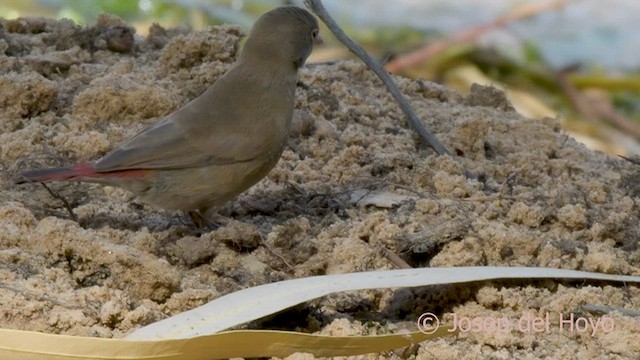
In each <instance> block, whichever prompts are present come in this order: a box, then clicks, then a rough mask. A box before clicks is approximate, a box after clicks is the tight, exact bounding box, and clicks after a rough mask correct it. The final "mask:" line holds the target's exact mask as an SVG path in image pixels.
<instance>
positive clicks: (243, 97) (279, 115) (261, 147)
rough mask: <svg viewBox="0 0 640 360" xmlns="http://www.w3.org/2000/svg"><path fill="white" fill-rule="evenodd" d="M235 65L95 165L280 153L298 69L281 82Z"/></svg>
mask: <svg viewBox="0 0 640 360" xmlns="http://www.w3.org/2000/svg"><path fill="white" fill-rule="evenodd" d="M243 71H247V69H243V68H237V67H234V68H232V69H231V70H230V71H229V72H227V74H225V75H224V76H223V77H221V78H220V79H218V80H217V81H216V82H215V83H214V84H213V86H211V87H210V88H209V89H207V90H206V91H205V93H203V94H202V95H200V96H199V97H198V98H196V99H195V100H193V101H192V102H191V103H189V104H187V105H185V106H184V107H182V108H180V109H179V110H177V111H175V112H173V113H172V114H170V115H167V117H165V118H164V119H162V120H160V121H159V122H158V123H156V124H153V125H151V126H150V127H148V128H146V129H144V130H142V131H141V132H140V133H138V134H137V135H135V136H134V137H133V138H131V139H130V140H128V141H127V142H125V143H124V144H122V145H120V147H118V148H116V149H114V150H113V151H111V152H110V153H108V154H107V155H105V156H104V157H103V158H102V159H100V160H98V161H97V162H96V164H95V168H96V170H97V171H100V172H105V171H115V170H127V169H176V168H189V167H201V166H207V165H213V164H230V163H237V162H245V161H251V160H254V159H256V158H257V157H260V156H263V157H264V156H269V155H270V154H271V155H273V154H274V153H276V152H278V151H280V150H281V148H282V144H283V143H284V141H285V139H286V134H287V132H288V128H289V127H288V125H286V123H287V122H290V121H291V116H292V114H293V96H294V94H295V86H296V85H295V84H296V82H295V81H296V72H295V71H293V72H292V73H291V74H288V76H287V77H286V78H285V79H286V80H287V81H284V80H281V81H280V82H279V83H277V84H275V85H274V84H272V83H271V82H266V83H265V82H264V81H263V80H262V78H261V77H259V76H253V77H252V76H247V75H245V74H243Z"/></svg>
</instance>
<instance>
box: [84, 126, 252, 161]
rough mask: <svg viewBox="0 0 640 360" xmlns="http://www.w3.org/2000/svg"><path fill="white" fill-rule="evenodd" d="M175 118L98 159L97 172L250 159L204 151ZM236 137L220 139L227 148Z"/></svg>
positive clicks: (140, 133) (148, 129)
mask: <svg viewBox="0 0 640 360" xmlns="http://www.w3.org/2000/svg"><path fill="white" fill-rule="evenodd" d="M172 115H173V114H172ZM172 115H169V116H167V117H165V118H164V119H162V120H160V121H159V122H157V123H155V124H153V125H151V126H149V127H147V128H145V129H144V130H142V131H141V132H139V133H138V134H137V135H135V136H134V137H133V138H131V139H129V140H128V141H127V142H125V143H124V144H122V145H120V146H119V147H118V148H116V149H114V150H113V151H111V152H110V153H108V154H107V155H105V156H104V157H103V158H102V159H100V160H98V161H97V162H96V163H95V165H94V166H95V168H96V170H97V171H99V172H105V171H116V170H127V169H172V168H189V167H200V166H205V165H212V164H228V163H234V162H238V161H246V160H250V159H236V158H234V157H225V152H218V154H215V155H214V154H212V153H207V152H202V151H201V149H198V148H196V147H195V146H194V145H193V142H192V141H189V139H187V135H186V131H185V129H184V127H183V126H181V124H180V122H176V121H175V119H174V117H173V116H172ZM212 135H214V134H212ZM218 135H219V134H218ZM214 136H215V135H214ZM216 137H217V136H216ZM232 138H233V136H227V137H224V136H223V137H222V138H218V139H217V142H218V143H219V144H218V145H220V146H219V147H224V143H226V142H230V141H232V140H233V139H232ZM212 141H216V140H212ZM227 154H231V153H227Z"/></svg>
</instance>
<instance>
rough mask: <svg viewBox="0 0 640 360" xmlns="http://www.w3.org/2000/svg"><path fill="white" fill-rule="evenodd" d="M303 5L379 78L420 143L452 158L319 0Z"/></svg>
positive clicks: (473, 177)
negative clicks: (416, 134)
mask: <svg viewBox="0 0 640 360" xmlns="http://www.w3.org/2000/svg"><path fill="white" fill-rule="evenodd" d="M305 4H306V5H307V7H309V8H310V9H311V10H312V11H313V12H314V13H315V14H316V15H317V16H318V17H319V18H320V19H321V20H322V21H323V22H324V23H325V25H327V27H328V28H329V30H331V32H332V33H333V34H334V35H335V36H336V38H337V39H338V40H339V41H340V42H341V43H343V44H344V45H345V46H346V47H347V48H348V49H349V50H350V51H351V52H352V53H354V54H355V55H356V56H358V57H359V58H360V59H361V60H362V61H363V62H364V63H365V64H366V65H367V66H368V67H369V68H370V69H371V70H372V71H373V72H374V73H375V74H376V75H377V76H378V77H379V78H380V80H382V82H383V83H384V85H385V86H386V87H387V89H388V90H389V92H390V93H391V95H392V96H393V98H394V99H395V100H396V102H398V105H400V108H401V109H402V112H404V114H405V116H406V118H407V121H408V122H409V124H410V125H411V126H412V127H413V128H414V130H415V131H416V132H417V133H418V135H419V136H420V138H421V139H422V141H424V142H425V143H426V144H427V145H428V146H429V147H431V148H432V149H433V150H434V151H435V152H436V153H437V154H438V155H449V156H452V155H451V153H450V152H449V150H447V148H445V147H444V146H443V145H442V144H441V143H440V142H439V141H438V139H436V137H435V136H433V135H432V134H431V133H430V132H429V131H428V130H427V128H426V127H425V125H424V124H423V123H422V121H420V119H419V118H418V116H417V115H416V113H415V112H414V111H413V109H412V108H411V105H409V102H408V101H407V99H406V98H405V97H404V95H402V93H401V92H400V89H398V86H397V85H396V84H395V83H394V82H393V79H391V76H389V74H388V73H387V72H386V71H385V70H384V69H383V68H382V66H380V64H378V62H376V61H375V60H374V59H373V58H372V57H371V56H369V54H367V52H366V51H365V50H364V49H363V48H362V47H361V46H360V45H358V43H356V42H355V41H353V40H351V38H349V37H348V36H347V34H345V33H344V31H342V29H341V28H340V26H338V24H337V23H336V22H335V21H334V20H333V18H332V17H331V15H329V13H328V12H327V10H326V9H325V8H324V5H322V1H321V0H306V1H305ZM464 173H465V176H466V177H467V178H469V179H475V178H476V175H475V174H474V173H472V172H471V171H469V170H467V169H466V168H465V169H464Z"/></svg>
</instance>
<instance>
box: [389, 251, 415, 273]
mask: <svg viewBox="0 0 640 360" xmlns="http://www.w3.org/2000/svg"><path fill="white" fill-rule="evenodd" d="M382 253H383V254H384V256H385V257H386V258H387V260H389V261H390V262H391V263H392V264H393V265H395V266H397V267H398V268H400V269H413V267H412V266H411V265H409V264H407V262H406V261H404V260H402V258H401V257H400V256H398V254H396V253H394V252H392V251H391V250H389V249H387V248H382Z"/></svg>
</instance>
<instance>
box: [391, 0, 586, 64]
mask: <svg viewBox="0 0 640 360" xmlns="http://www.w3.org/2000/svg"><path fill="white" fill-rule="evenodd" d="M574 1H576V0H550V1H548V2H545V3H536V4H526V5H523V6H520V7H518V8H516V9H515V10H513V11H511V12H509V13H508V14H506V15H504V16H501V17H499V18H497V19H496V20H494V21H491V22H489V23H486V24H481V25H478V26H472V27H470V28H466V29H463V30H461V31H460V32H457V33H455V34H454V35H453V36H451V38H449V39H445V40H439V41H436V42H433V43H430V44H428V45H426V46H424V47H423V48H421V49H418V50H416V51H414V52H411V53H409V54H406V55H402V56H398V57H396V58H395V59H393V60H392V61H390V62H389V63H388V64H387V65H386V66H385V67H386V69H387V70H388V71H390V72H392V73H395V72H398V71H402V70H405V69H407V68H410V67H412V66H415V65H417V64H421V63H423V62H425V61H427V60H429V59H430V58H432V57H433V56H434V55H436V54H438V53H441V52H442V51H444V50H446V49H448V48H450V47H451V46H452V45H456V44H465V43H470V42H472V41H475V40H476V39H477V38H479V37H480V36H481V35H483V34H485V33H487V32H489V31H491V30H494V29H496V28H501V27H504V26H505V25H507V24H509V23H512V22H515V21H518V20H522V19H526V18H529V17H532V16H535V15H538V14H540V13H542V12H545V11H549V10H555V9H558V8H561V7H563V6H565V5H567V4H569V3H571V2H574Z"/></svg>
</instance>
